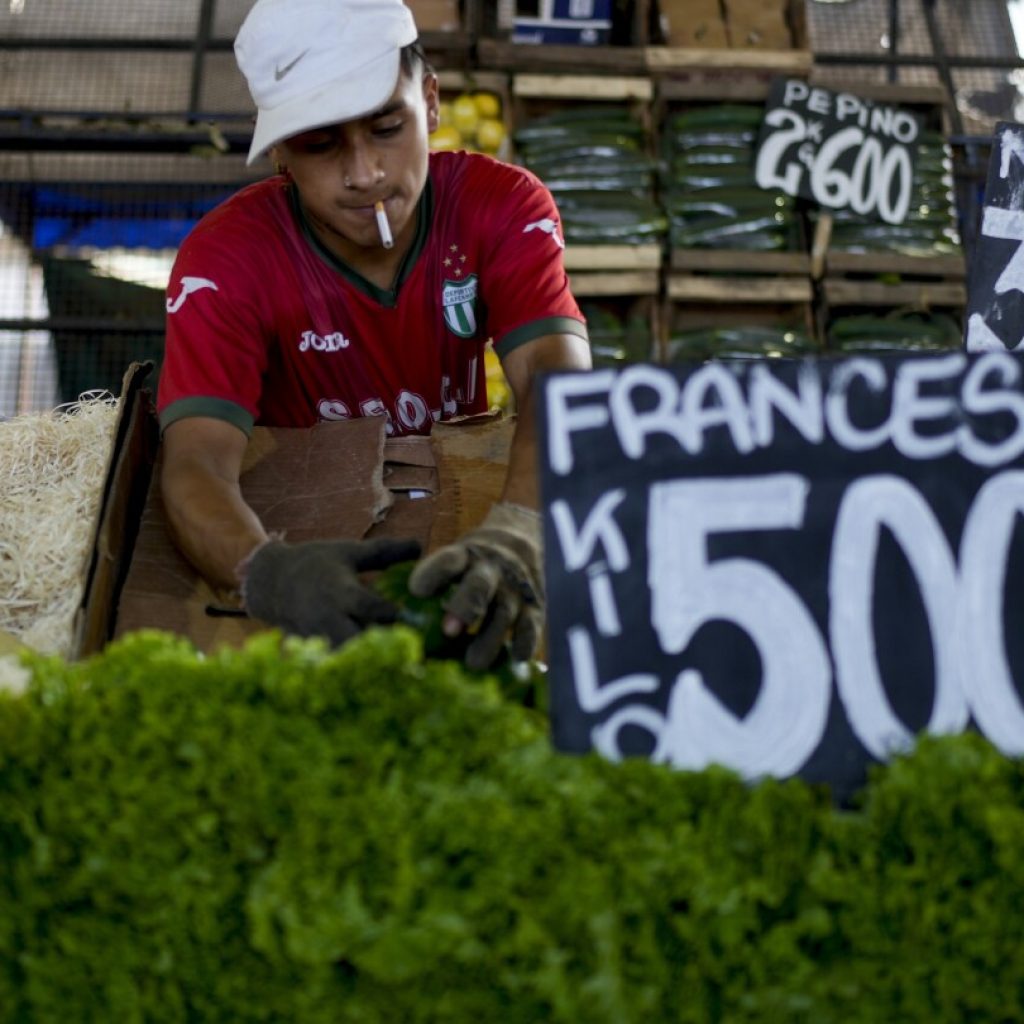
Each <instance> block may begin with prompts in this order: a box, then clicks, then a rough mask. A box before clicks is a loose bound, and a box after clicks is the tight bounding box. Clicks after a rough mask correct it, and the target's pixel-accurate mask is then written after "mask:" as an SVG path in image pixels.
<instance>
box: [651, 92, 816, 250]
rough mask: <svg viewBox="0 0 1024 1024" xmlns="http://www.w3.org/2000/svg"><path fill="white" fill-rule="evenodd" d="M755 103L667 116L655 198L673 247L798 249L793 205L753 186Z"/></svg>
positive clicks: (760, 113) (759, 110) (758, 108)
mask: <svg viewBox="0 0 1024 1024" xmlns="http://www.w3.org/2000/svg"><path fill="white" fill-rule="evenodd" d="M763 117H764V107H763V105H760V104H734V103H720V104H714V105H708V106H705V107H696V108H694V109H692V110H685V111H682V112H679V113H675V114H672V115H671V116H670V117H669V118H668V120H667V122H666V125H665V128H664V131H663V134H662V155H663V159H664V169H663V172H662V180H661V199H662V203H663V204H664V207H665V209H666V211H667V213H668V215H669V218H670V222H671V226H670V230H669V240H670V242H671V245H672V247H673V248H679V249H741V250H744V251H756V252H777V251H788V250H797V249H799V248H801V246H802V238H801V223H800V215H799V212H798V210H797V206H796V200H795V199H793V197H792V196H788V195H786V194H785V193H784V192H780V191H767V190H764V189H761V188H758V186H757V184H756V182H755V181H754V154H755V151H756V146H757V136H758V131H759V129H760V125H761V121H762V119H763Z"/></svg>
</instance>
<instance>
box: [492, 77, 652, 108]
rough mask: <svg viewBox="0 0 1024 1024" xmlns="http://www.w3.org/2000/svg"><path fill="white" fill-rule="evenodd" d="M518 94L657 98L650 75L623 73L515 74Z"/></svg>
mask: <svg viewBox="0 0 1024 1024" xmlns="http://www.w3.org/2000/svg"><path fill="white" fill-rule="evenodd" d="M512 93H513V95H515V96H529V97H544V98H553V99H582V100H644V101H645V102H646V101H650V100H651V99H652V98H653V97H654V83H653V82H652V81H651V80H650V79H649V78H639V77H624V76H622V75H530V74H525V75H516V76H514V77H513V79H512Z"/></svg>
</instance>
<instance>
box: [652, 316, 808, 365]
mask: <svg viewBox="0 0 1024 1024" xmlns="http://www.w3.org/2000/svg"><path fill="white" fill-rule="evenodd" d="M819 351H820V349H819V347H818V346H817V345H816V344H815V343H814V340H813V339H812V338H811V336H810V335H809V334H808V333H807V331H806V330H803V329H802V328H798V327H755V326H739V325H737V326H733V327H706V328H699V329H695V330H690V331H676V332H675V333H674V334H673V335H672V337H671V338H670V339H669V342H668V347H667V351H666V361H667V362H669V363H677V362H683V361H687V360H697V361H702V360H706V359H759V358H768V359H779V358H785V357H790V358H797V357H800V356H806V355H812V354H814V353H816V352H819Z"/></svg>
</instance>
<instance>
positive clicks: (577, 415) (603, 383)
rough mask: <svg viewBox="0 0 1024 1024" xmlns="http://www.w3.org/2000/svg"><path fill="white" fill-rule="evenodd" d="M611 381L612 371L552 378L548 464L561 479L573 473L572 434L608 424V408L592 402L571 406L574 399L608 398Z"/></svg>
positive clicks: (550, 386)
mask: <svg viewBox="0 0 1024 1024" xmlns="http://www.w3.org/2000/svg"><path fill="white" fill-rule="evenodd" d="M613 379H614V372H613V371H612V370H594V371H591V372H590V373H580V374H571V375H566V376H559V377H555V378H554V379H553V380H552V381H551V383H550V384H549V385H548V388H547V420H548V431H547V433H548V462H549V463H550V465H551V468H552V469H553V470H554V471H555V472H556V473H559V474H560V475H562V476H566V475H567V474H568V473H571V472H572V467H573V451H572V434H573V433H574V432H575V431H580V430H594V429H596V428H598V427H603V426H604V425H605V424H606V423H607V422H608V407H607V405H604V404H601V403H598V402H591V403H588V404H586V405H583V404H579V405H571V404H570V403H571V401H572V400H573V399H577V398H592V397H598V396H601V395H607V393H608V391H609V390H610V388H611V385H612V381H613Z"/></svg>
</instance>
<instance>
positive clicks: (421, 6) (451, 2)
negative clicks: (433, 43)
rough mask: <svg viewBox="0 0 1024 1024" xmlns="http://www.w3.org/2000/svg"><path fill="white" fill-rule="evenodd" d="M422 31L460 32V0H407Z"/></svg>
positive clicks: (417, 25)
mask: <svg viewBox="0 0 1024 1024" xmlns="http://www.w3.org/2000/svg"><path fill="white" fill-rule="evenodd" d="M406 4H407V5H408V7H409V9H410V10H411V11H412V15H413V17H414V18H415V19H416V27H417V28H418V29H419V30H420V31H421V32H458V31H459V29H460V28H461V27H462V19H461V18H460V17H459V0H406Z"/></svg>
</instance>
